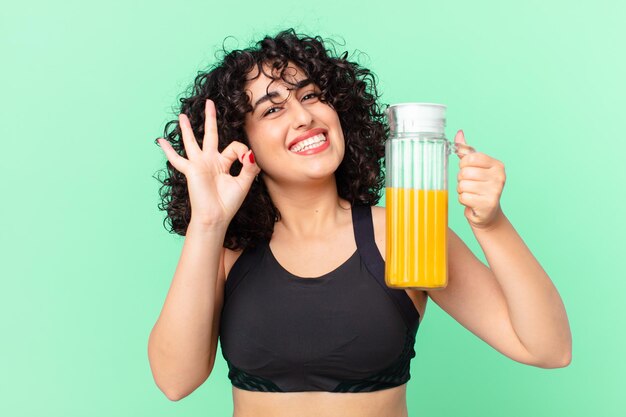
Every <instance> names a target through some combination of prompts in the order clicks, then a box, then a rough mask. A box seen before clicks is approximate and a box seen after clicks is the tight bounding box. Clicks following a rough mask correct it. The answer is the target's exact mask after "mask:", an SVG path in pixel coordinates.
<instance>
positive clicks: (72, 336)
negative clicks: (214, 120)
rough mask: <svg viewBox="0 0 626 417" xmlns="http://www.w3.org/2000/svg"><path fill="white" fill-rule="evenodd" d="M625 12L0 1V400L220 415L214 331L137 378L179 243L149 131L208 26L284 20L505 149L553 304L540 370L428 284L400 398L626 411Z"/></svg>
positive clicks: (247, 28) (467, 235)
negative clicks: (563, 358) (450, 307)
mask: <svg viewBox="0 0 626 417" xmlns="http://www.w3.org/2000/svg"><path fill="white" fill-rule="evenodd" d="M624 15H626V6H625V5H624V2H620V1H617V0H616V1H606V0H602V1H593V2H592V1H590V0H584V1H578V2H571V1H562V0H559V1H549V2H546V1H539V0H530V1H525V2H520V1H516V2H503V1H472V2H466V1H438V2H433V1H429V2H423V1H420V2H418V1H396V2H377V3H369V4H367V3H365V4H362V3H361V2H357V1H344V2H340V1H336V0H332V1H327V0H321V1H316V2H271V3H268V2H250V1H238V2H219V3H218V2H209V1H206V0H203V1H194V2H191V1H189V2H158V1H146V0H144V1H137V2H130V3H129V2H122V1H112V2H111V1H108V2H93V3H92V2H84V1H65V2H62V3H54V2H44V1H20V2H13V3H9V4H5V5H4V6H3V8H2V12H1V13H0V56H1V57H2V58H1V60H2V65H1V66H0V74H1V77H0V91H1V94H2V100H1V102H0V140H1V144H2V151H1V152H2V158H1V163H0V169H1V175H2V181H1V184H0V190H1V194H0V196H1V198H2V204H1V207H2V208H1V210H2V216H0V217H1V218H0V254H1V255H0V256H1V262H0V275H1V285H2V287H1V288H2V291H1V292H0V297H1V303H0V323H1V328H0V331H1V335H2V343H1V344H0V369H1V371H0V374H1V376H0V396H1V401H0V415H3V416H49V417H56V416H59V417H60V416H68V417H69V416H77V417H78V416H80V417H84V416H116V417H122V416H151V417H156V416H202V415H207V416H228V415H231V413H232V399H231V386H230V382H229V381H228V379H227V368H226V363H225V361H224V360H223V358H222V356H221V352H220V351H218V353H217V355H218V360H217V362H216V366H215V368H214V371H213V373H212V375H211V376H210V378H209V379H208V380H207V381H206V382H205V383H204V384H203V385H202V386H201V387H200V388H198V389H197V390H196V391H195V392H194V393H193V394H191V395H190V396H188V397H186V398H185V399H183V400H181V401H179V402H170V401H169V400H167V398H166V397H165V396H164V395H163V394H162V393H161V392H160V391H159V390H158V388H157V386H156V385H155V383H154V381H153V380H152V375H151V372H150V368H149V364H148V358H147V341H148V335H149V333H150V331H151V329H152V326H153V325H154V323H155V321H156V319H157V317H158V315H159V313H160V310H161V307H162V303H163V301H164V299H165V295H166V293H167V290H168V288H169V284H170V281H171V278H172V276H173V273H174V270H175V267H176V264H177V261H178V257H179V255H180V250H181V247H182V243H183V238H182V237H178V236H176V235H170V234H168V233H167V232H166V230H165V229H164V227H163V225H162V220H163V213H161V212H159V211H158V209H157V203H158V202H159V200H158V194H157V190H158V183H157V181H156V180H155V179H154V178H153V177H152V176H153V174H154V173H155V172H156V171H157V170H158V169H160V168H162V167H163V166H164V163H165V157H164V155H163V154H162V151H161V150H160V148H158V147H157V146H156V145H155V144H154V142H153V140H154V139H155V138H156V137H157V136H159V135H161V134H162V130H163V126H164V124H165V122H166V121H168V120H170V119H174V118H176V115H175V113H174V112H173V106H174V105H175V104H177V99H178V98H179V97H180V95H181V93H182V92H183V91H184V90H185V89H186V88H187V87H188V86H189V83H190V82H191V81H192V79H193V77H194V76H195V74H196V72H197V71H199V70H201V69H203V68H206V66H208V65H209V64H211V63H213V62H214V52H215V51H216V50H217V49H218V48H219V47H220V46H221V45H222V42H223V41H224V38H226V37H227V36H229V35H232V36H233V38H229V39H228V40H227V41H226V46H227V48H233V47H240V48H243V47H246V46H248V44H249V42H250V41H251V40H257V39H259V38H261V37H262V36H263V35H265V34H274V33H276V32H277V31H278V30H280V29H282V28H286V27H291V26H293V27H295V28H296V29H297V30H298V31H300V32H305V33H310V34H320V35H322V36H324V37H331V38H333V39H337V40H338V41H340V42H342V43H345V45H344V46H341V45H340V46H338V49H339V51H340V52H342V51H343V50H348V51H350V52H351V53H353V55H352V57H353V58H354V59H358V61H359V62H360V63H361V64H363V65H365V66H366V67H368V68H370V69H372V71H373V72H374V73H375V74H376V75H377V76H378V79H379V80H380V84H379V86H380V89H381V92H382V93H383V97H382V101H383V102H386V103H395V102H406V101H424V102H435V103H443V104H446V105H447V106H448V128H447V135H448V137H449V138H452V137H453V136H454V133H455V132H456V130H457V129H463V130H464V131H465V134H466V138H467V141H468V143H470V144H471V145H473V146H475V147H476V148H477V149H478V150H480V151H482V152H485V153H487V154H488V155H490V156H493V157H494V158H496V159H499V160H500V161H502V162H504V164H505V166H506V173H507V183H506V186H505V189H504V194H503V196H502V207H503V210H504V212H505V213H506V214H507V216H508V217H509V219H510V220H511V222H512V223H513V224H514V226H515V227H516V229H517V230H518V232H519V233H520V234H521V236H522V237H523V238H524V240H525V242H526V243H527V245H528V246H529V247H530V248H531V250H532V251H533V253H534V254H535V256H536V257H537V259H538V260H539V261H540V262H541V264H542V265H543V267H544V268H545V270H546V271H547V272H548V274H549V275H550V277H551V278H552V280H553V281H554V283H555V285H556V286H557V288H558V290H559V292H560V294H561V296H562V298H563V300H564V302H565V306H566V308H567V311H568V315H569V319H570V323H571V328H572V333H573V340H574V347H573V361H572V363H571V365H570V366H569V367H567V368H562V369H550V370H546V369H540V368H535V367H530V366H527V365H522V364H519V363H517V362H514V361H512V360H510V359H508V358H507V357H505V356H503V355H501V354H500V353H498V352H497V351H495V350H494V349H493V348H491V347H490V346H489V345H487V344H486V343H484V342H483V341H481V340H480V339H478V338H477V337H476V336H474V335H473V334H472V333H470V332H469V331H467V330H466V329H465V328H463V327H462V326H460V325H459V324H458V323H457V322H456V321H454V320H453V319H452V318H451V317H449V316H448V315H447V314H446V313H445V312H443V311H442V310H441V309H440V308H439V307H438V306H437V305H436V304H435V303H433V302H430V303H429V304H428V309H427V313H426V315H425V320H424V322H423V323H422V326H421V328H420V332H419V336H418V338H417V341H416V346H415V348H416V351H417V357H416V358H415V359H414V360H413V362H412V367H411V374H412V379H411V381H410V382H409V385H408V406H409V412H410V415H411V416H428V417H435V416H454V417H459V416H481V417H486V416H503V415H507V416H571V417H573V416H585V417H586V416H622V415H625V414H624V412H625V409H626V407H625V406H624V400H623V390H624V382H623V378H624V374H626V361H624V359H623V352H624V350H625V349H624V348H625V347H626V334H625V332H624V330H623V329H624V324H623V323H622V321H623V320H622V318H621V317H620V315H621V313H622V309H621V307H622V306H623V305H624V302H623V298H624V293H625V290H626V284H625V283H624V278H625V274H624V267H623V256H624V254H623V252H624V250H623V249H624V244H623V236H624V235H625V232H626V230H625V229H626V227H625V225H626V222H625V221H624V218H623V217H624V212H625V210H624V183H625V180H626V170H625V169H624V166H623V163H622V160H623V157H624V150H623V142H624V134H623V132H624V127H623V126H624V124H623V122H621V121H622V120H624V117H623V113H624V110H625V107H626V106H624V95H625V93H626V85H625V84H626V83H625V81H624V74H626V65H625V64H626V55H625V54H624V51H623V47H624V40H625V39H626V29H625V26H624V24H623V16H624ZM355 51H357V52H355ZM359 52H360V54H359ZM452 156H453V158H451V159H450V160H451V162H452V163H451V169H450V179H451V180H450V184H451V189H453V190H454V189H455V188H456V173H457V171H458V160H457V158H456V157H455V156H454V155H452ZM450 200H451V201H450V226H451V227H452V228H453V229H454V230H455V231H456V232H457V233H458V234H459V235H460V236H461V238H462V239H463V240H464V241H465V242H466V243H467V244H468V245H469V246H470V248H472V250H473V251H474V253H476V254H477V255H478V256H479V257H480V258H481V259H483V260H484V257H483V255H482V252H481V251H480V247H479V246H478V244H477V242H476V240H475V238H474V236H473V234H472V232H471V230H470V228H469V226H468V224H467V221H466V220H465V218H464V216H463V206H461V205H460V203H459V202H458V200H457V199H455V198H452V197H451V199H450ZM618 307H619V308H618ZM529 308H532V306H529ZM620 329H621V330H620Z"/></svg>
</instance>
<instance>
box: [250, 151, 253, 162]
mask: <svg viewBox="0 0 626 417" xmlns="http://www.w3.org/2000/svg"><path fill="white" fill-rule="evenodd" d="M250 163H251V164H254V154H253V153H252V151H250Z"/></svg>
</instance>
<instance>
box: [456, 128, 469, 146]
mask: <svg viewBox="0 0 626 417" xmlns="http://www.w3.org/2000/svg"><path fill="white" fill-rule="evenodd" d="M454 143H467V142H466V141H465V133H463V130H459V131H458V132H456V135H454Z"/></svg>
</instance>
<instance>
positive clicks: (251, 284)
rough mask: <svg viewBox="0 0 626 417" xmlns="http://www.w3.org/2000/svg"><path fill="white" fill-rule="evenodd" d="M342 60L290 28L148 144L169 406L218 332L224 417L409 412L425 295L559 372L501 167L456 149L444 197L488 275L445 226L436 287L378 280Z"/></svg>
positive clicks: (156, 355)
mask: <svg viewBox="0 0 626 417" xmlns="http://www.w3.org/2000/svg"><path fill="white" fill-rule="evenodd" d="M346 57H347V54H345V53H344V55H342V56H341V57H335V56H333V54H332V53H330V52H329V51H327V50H326V49H325V46H324V44H323V42H322V40H321V39H320V38H319V37H316V38H310V37H306V36H300V35H297V34H296V33H295V32H294V31H293V30H287V31H283V32H281V33H279V34H278V35H277V36H275V37H273V38H271V37H266V38H265V39H263V40H262V41H260V42H259V43H258V44H257V48H250V49H246V50H243V51H233V52H231V53H229V54H227V55H226V56H225V57H224V59H223V61H222V62H221V63H220V64H219V65H218V66H216V67H214V68H212V69H211V70H210V71H208V72H206V73H201V74H199V75H198V77H197V78H196V82H195V88H194V91H193V94H192V95H191V97H188V98H185V99H181V102H182V107H181V111H180V116H179V118H178V121H174V122H170V124H168V126H167V127H166V136H167V138H168V140H165V139H158V142H159V144H160V146H161V147H162V149H163V151H164V153H165V155H166V157H167V159H168V164H167V166H168V170H169V174H170V176H169V178H167V179H166V180H165V182H164V187H163V189H162V190H164V192H163V198H164V205H163V208H165V209H166V210H167V212H168V219H169V221H170V222H171V224H172V229H173V230H174V231H175V232H177V233H179V234H181V235H185V236H186V238H185V243H184V245H183V250H182V254H181V257H180V261H179V264H178V267H177V269H176V271H175V274H174V278H173V281H172V285H171V287H170V290H169V292H168V295H167V298H166V300H165V304H164V306H163V310H162V312H161V315H160V317H159V319H158V321H157V322H156V324H155V326H154V328H153V330H152V332H151V335H150V340H149V347H148V354H149V359H150V364H151V368H152V372H153V376H154V378H155V381H156V383H157V385H158V386H159V388H160V389H161V390H162V391H163V392H164V393H165V394H166V396H167V397H168V398H169V399H171V400H178V399H181V398H183V397H185V396H187V395H189V394H190V393H191V392H193V391H194V390H195V389H196V388H197V387H198V386H200V385H201V384H202V383H203V382H204V381H205V380H206V379H207V378H208V377H209V375H210V373H211V370H212V369H213V364H214V361H215V355H216V350H217V340H218V335H219V336H220V341H221V348H222V353H223V355H224V357H225V359H226V360H227V363H228V366H229V374H228V376H229V378H230V379H231V382H232V384H233V401H234V414H235V416H268V415H271V416H283V415H284V416H293V415H298V416H308V415H310V416H314V415H315V416H318V415H335V416H346V417H349V416H359V417H363V416H381V415H385V416H398V417H399V416H406V415H407V407H406V383H407V381H408V379H409V378H410V374H409V363H410V360H411V358H412V357H414V356H415V351H414V350H413V343H414V340H415V336H416V332H417V328H418V326H419V322H420V321H421V319H422V318H423V316H424V312H425V307H426V300H427V298H428V296H430V298H432V299H433V300H434V301H435V302H436V303H437V304H438V305H439V306H440V307H441V308H442V309H443V310H445V311H446V312H447V313H449V314H450V315H451V316H452V317H453V318H454V319H455V320H457V321H458V322H459V323H461V324H462V325H463V326H465V327H466V328H467V329H469V330H470V331H471V332H473V333H474V334H476V335H477V336H478V337H480V338H481V339H483V340H484V341H485V342H486V343H488V344H489V345H491V346H492V347H494V348H495V349H497V350H498V351H499V352H501V353H502V354H504V355H506V356H508V357H510V358H511V359H513V360H516V361H518V362H521V363H525V364H529V365H533V366H538V367H542V368H555V367H563V366H567V364H569V362H570V360H571V359H570V358H571V334H570V330H569V325H568V321H567V316H566V312H565V309H564V306H563V303H562V301H561V299H560V297H559V294H558V292H557V291H556V289H555V287H554V286H553V284H552V282H551V280H550V278H549V277H548V276H547V275H546V273H545V272H544V271H543V269H542V268H541V266H540V265H539V263H538V262H537V261H536V260H535V258H534V257H533V255H532V253H531V252H530V251H529V250H528V248H527V247H526V246H525V244H524V243H523V241H522V239H521V238H520V237H519V235H518V234H517V233H516V232H515V230H514V228H513V226H512V225H511V224H510V223H509V221H508V220H507V218H506V217H505V215H504V213H503V212H502V210H501V208H500V204H499V198H500V195H501V193H502V189H503V186H504V182H505V173H504V165H503V164H502V163H501V162H499V161H497V160H495V159H493V158H491V157H489V156H488V155H485V154H483V153H472V154H468V155H465V156H462V157H461V159H460V172H459V177H458V179H459V182H458V187H457V192H458V193H459V201H460V202H461V203H462V204H463V205H465V206H466V210H465V216H466V218H467V220H468V222H469V224H470V226H471V228H472V231H473V232H474V235H475V236H476V238H477V240H478V242H479V243H480V245H481V247H482V249H483V251H484V252H485V255H486V258H487V260H488V262H489V267H487V266H485V265H484V264H483V263H482V262H480V261H479V260H478V259H477V258H476V257H475V256H474V255H473V254H472V252H471V251H470V250H469V249H468V247H467V246H466V245H465V244H464V243H463V242H462V241H461V240H460V239H459V237H458V236H457V235H456V234H455V233H454V232H453V231H452V230H450V229H449V230H448V242H449V243H448V244H449V247H448V249H449V265H448V267H449V278H448V286H447V287H446V288H445V289H444V290H439V291H419V290H412V289H409V290H397V289H393V290H392V289H389V288H387V287H386V286H384V285H381V279H383V278H382V277H381V273H380V267H381V265H383V264H382V263H383V262H384V259H383V257H382V256H383V255H384V254H385V209H384V208H383V207H377V206H375V204H376V203H377V202H378V199H379V192H380V190H381V187H382V184H383V180H382V173H381V168H380V160H381V158H382V157H383V154H384V151H383V150H384V140H385V138H386V136H387V134H388V128H387V126H386V124H385V120H384V117H383V115H382V113H381V111H380V109H379V107H378V104H377V102H376V100H377V98H378V96H377V92H376V86H375V82H374V77H373V75H372V74H371V73H370V72H369V71H368V70H367V69H364V68H361V67H359V66H358V65H357V64H355V63H352V62H349V61H347V60H346ZM170 128H173V129H170ZM181 139H182V140H181ZM455 142H457V143H465V140H464V137H463V133H462V131H459V132H458V133H457V135H456V137H455ZM383 287H384V288H383Z"/></svg>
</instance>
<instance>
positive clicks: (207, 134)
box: [202, 100, 218, 151]
mask: <svg viewBox="0 0 626 417" xmlns="http://www.w3.org/2000/svg"><path fill="white" fill-rule="evenodd" d="M216 115H217V112H216V110H215V103H214V102H213V100H207V101H206V105H205V108H204V138H203V141H202V150H203V151H206V150H207V149H210V150H215V151H216V150H217V143H218V135H217V116H216Z"/></svg>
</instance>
